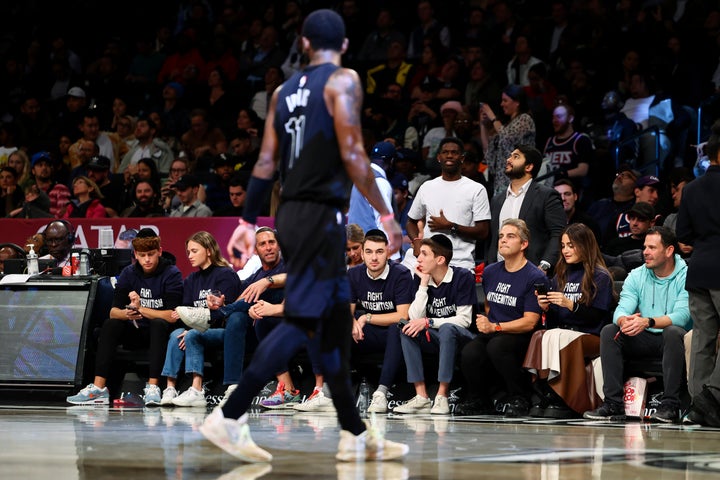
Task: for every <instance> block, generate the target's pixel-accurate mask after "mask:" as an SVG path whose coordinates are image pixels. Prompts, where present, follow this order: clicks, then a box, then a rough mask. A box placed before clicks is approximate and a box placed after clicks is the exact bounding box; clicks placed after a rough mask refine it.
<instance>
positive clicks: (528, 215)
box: [485, 145, 567, 273]
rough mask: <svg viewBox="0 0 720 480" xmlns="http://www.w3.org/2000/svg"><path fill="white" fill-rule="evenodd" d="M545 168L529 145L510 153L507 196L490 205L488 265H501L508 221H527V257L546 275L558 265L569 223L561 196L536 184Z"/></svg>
mask: <svg viewBox="0 0 720 480" xmlns="http://www.w3.org/2000/svg"><path fill="white" fill-rule="evenodd" d="M541 164H542V154H541V153H540V151H539V150H538V149H537V148H535V147H533V146H530V145H518V146H517V147H516V148H515V150H513V151H512V153H510V157H508V159H507V164H506V166H505V175H507V176H508V177H509V178H510V185H508V189H507V192H506V193H505V195H495V196H494V197H493V198H492V201H491V203H490V211H491V212H492V220H491V221H490V242H489V244H488V252H487V256H486V257H485V259H486V263H488V264H489V263H494V262H498V261H502V260H503V258H502V256H501V255H500V254H499V252H498V234H499V232H500V225H502V223H503V222H504V221H505V220H507V219H509V218H519V219H521V220H524V221H525V223H526V224H527V227H528V228H529V230H530V238H531V239H532V243H531V244H530V245H529V246H528V248H527V252H526V257H527V259H528V260H529V261H531V262H532V263H534V264H535V265H537V266H538V267H540V269H542V270H544V271H545V272H546V273H547V272H548V271H549V270H550V269H551V268H552V266H553V265H555V262H557V259H558V256H559V254H560V251H559V249H558V245H559V240H560V234H561V233H562V231H563V229H564V228H565V225H566V223H567V219H566V217H565V211H564V210H563V205H562V200H561V199H560V194H559V193H558V192H556V191H555V190H554V189H552V188H550V187H547V186H545V185H543V184H541V183H538V182H535V181H533V180H534V179H535V177H536V176H537V172H538V170H539V168H540V165H541Z"/></svg>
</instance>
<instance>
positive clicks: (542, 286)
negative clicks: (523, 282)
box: [535, 283, 548, 295]
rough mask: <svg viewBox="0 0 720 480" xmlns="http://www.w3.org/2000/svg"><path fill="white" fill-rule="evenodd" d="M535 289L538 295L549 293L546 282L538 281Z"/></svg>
mask: <svg viewBox="0 0 720 480" xmlns="http://www.w3.org/2000/svg"><path fill="white" fill-rule="evenodd" d="M535 291H536V292H537V293H538V295H547V293H548V287H547V285H546V284H544V283H536V284H535Z"/></svg>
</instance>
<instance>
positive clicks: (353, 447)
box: [335, 422, 410, 462]
mask: <svg viewBox="0 0 720 480" xmlns="http://www.w3.org/2000/svg"><path fill="white" fill-rule="evenodd" d="M365 423H366V425H367V427H368V428H367V430H365V431H364V432H363V433H361V434H360V435H353V434H352V433H350V432H348V431H347V430H341V431H340V443H339V444H338V453H337V455H335V458H336V459H338V460H340V461H343V462H357V461H362V460H371V461H372V460H380V461H382V460H394V459H396V458H400V457H403V456H405V455H406V454H407V453H408V451H409V450H410V447H408V446H407V445H405V444H404V443H397V442H391V441H390V440H386V439H385V438H384V437H383V435H382V433H381V432H380V431H379V430H377V429H376V428H374V427H372V426H371V425H369V424H368V423H367V422H365Z"/></svg>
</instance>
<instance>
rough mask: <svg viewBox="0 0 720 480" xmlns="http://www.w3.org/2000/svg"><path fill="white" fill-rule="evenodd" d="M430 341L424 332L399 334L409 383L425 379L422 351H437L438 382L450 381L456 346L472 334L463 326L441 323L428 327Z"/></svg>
mask: <svg viewBox="0 0 720 480" xmlns="http://www.w3.org/2000/svg"><path fill="white" fill-rule="evenodd" d="M428 331H429V332H430V341H429V342H428V341H427V338H426V336H425V332H420V334H418V336H417V337H410V336H408V335H405V334H402V333H401V334H400V344H401V345H402V351H403V357H405V366H406V367H407V379H408V382H410V383H416V382H422V381H425V374H424V372H423V362H422V351H423V350H424V351H426V352H430V353H439V357H440V364H439V367H438V377H437V379H438V382H443V383H450V381H451V380H452V377H453V370H454V369H455V357H456V354H457V351H458V348H461V347H462V346H463V345H465V344H466V343H467V342H469V341H470V340H472V339H473V338H474V336H475V335H474V334H473V333H472V332H470V330H468V329H467V328H465V327H461V326H459V325H455V324H454V323H443V324H442V325H440V327H438V328H430V329H428Z"/></svg>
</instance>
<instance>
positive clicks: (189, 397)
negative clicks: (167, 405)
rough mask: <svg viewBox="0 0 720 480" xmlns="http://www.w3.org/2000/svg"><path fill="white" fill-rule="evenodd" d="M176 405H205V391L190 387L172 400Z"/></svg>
mask: <svg viewBox="0 0 720 480" xmlns="http://www.w3.org/2000/svg"><path fill="white" fill-rule="evenodd" d="M172 403H173V405H175V406H176V407H206V406H207V401H206V400H205V391H203V390H195V388H193V387H190V388H188V389H187V390H185V391H184V392H183V393H181V394H180V395H178V396H177V397H176V398H174V399H173V401H172Z"/></svg>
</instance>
